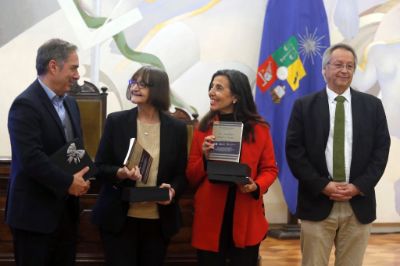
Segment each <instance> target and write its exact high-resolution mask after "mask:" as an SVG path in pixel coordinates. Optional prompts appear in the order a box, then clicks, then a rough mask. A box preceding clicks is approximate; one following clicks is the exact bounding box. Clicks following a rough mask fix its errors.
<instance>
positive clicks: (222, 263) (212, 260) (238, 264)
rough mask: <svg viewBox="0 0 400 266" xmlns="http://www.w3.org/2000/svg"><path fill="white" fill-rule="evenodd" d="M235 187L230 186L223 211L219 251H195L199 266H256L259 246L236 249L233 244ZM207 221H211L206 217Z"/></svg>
mask: <svg viewBox="0 0 400 266" xmlns="http://www.w3.org/2000/svg"><path fill="white" fill-rule="evenodd" d="M235 195H236V185H234V184H233V185H230V187H229V190H228V195H227V199H226V205H225V209H224V218H223V221H222V228H221V233H220V237H219V251H218V252H212V251H208V250H199V249H198V250H197V260H198V264H199V265H200V266H226V265H229V266H244V265H245V266H256V265H257V262H258V253H259V248H260V244H258V245H255V246H248V247H245V248H237V247H235V244H234V242H233V212H234V205H235V200H236V199H235ZM208 219H212V218H211V217H208Z"/></svg>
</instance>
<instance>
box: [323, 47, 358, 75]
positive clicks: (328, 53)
mask: <svg viewBox="0 0 400 266" xmlns="http://www.w3.org/2000/svg"><path fill="white" fill-rule="evenodd" d="M337 49H343V50H346V51H349V52H351V53H352V54H353V57H354V70H356V67H357V54H356V52H355V51H354V49H353V47H351V46H350V45H348V44H345V43H337V44H335V45H332V46H331V47H329V48H328V49H326V50H325V52H324V55H323V56H322V70H324V69H325V67H326V65H327V64H328V63H329V61H330V60H331V56H332V53H333V51H335V50H337Z"/></svg>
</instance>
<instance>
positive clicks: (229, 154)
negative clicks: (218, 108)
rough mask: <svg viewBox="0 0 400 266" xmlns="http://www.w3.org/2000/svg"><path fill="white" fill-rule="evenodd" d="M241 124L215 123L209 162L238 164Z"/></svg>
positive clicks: (240, 145)
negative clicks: (212, 147)
mask: <svg viewBox="0 0 400 266" xmlns="http://www.w3.org/2000/svg"><path fill="white" fill-rule="evenodd" d="M242 132H243V123H242V122H230V121H215V122H214V124H213V135H214V136H215V141H214V149H213V150H212V151H210V154H209V160H218V161H225V162H237V163H238V162H239V159H240V150H241V147H242Z"/></svg>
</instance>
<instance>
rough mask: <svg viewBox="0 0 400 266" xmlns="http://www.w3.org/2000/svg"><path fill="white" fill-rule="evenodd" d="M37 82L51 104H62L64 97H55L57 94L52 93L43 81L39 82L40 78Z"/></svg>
mask: <svg viewBox="0 0 400 266" xmlns="http://www.w3.org/2000/svg"><path fill="white" fill-rule="evenodd" d="M38 81H39V83H40V85H41V86H42V88H43V90H44V92H45V93H46V94H47V97H49V99H50V101H51V102H52V103H53V104H60V103H61V104H62V103H63V101H64V98H65V95H63V96H57V94H55V93H54V91H52V90H51V89H50V88H49V87H48V86H47V85H46V84H44V82H43V81H41V80H40V78H38Z"/></svg>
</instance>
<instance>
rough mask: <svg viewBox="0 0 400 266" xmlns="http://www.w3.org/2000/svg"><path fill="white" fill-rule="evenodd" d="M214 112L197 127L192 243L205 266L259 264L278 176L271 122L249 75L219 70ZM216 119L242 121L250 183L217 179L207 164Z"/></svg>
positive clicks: (191, 175)
mask: <svg viewBox="0 0 400 266" xmlns="http://www.w3.org/2000/svg"><path fill="white" fill-rule="evenodd" d="M208 95H209V97H210V111H209V112H208V113H207V114H206V115H205V117H204V118H203V119H202V120H201V121H200V124H199V129H198V130H196V131H195V133H194V136H193V142H192V146H191V151H190V156H189V162H188V167H187V170H186V174H187V178H188V181H189V184H190V185H191V186H192V187H194V188H196V189H197V191H196V194H195V198H194V208H195V212H194V222H193V233H192V245H193V246H194V247H195V248H197V256H198V261H199V265H226V262H227V261H230V264H229V265H248V266H250V265H256V264H257V258H258V250H259V245H260V243H261V241H262V240H263V239H264V238H265V236H266V234H267V230H268V222H267V220H266V218H265V212H264V204H263V195H264V193H266V192H267V190H268V188H269V187H270V186H271V185H272V183H273V182H274V180H275V179H276V176H277V174H278V169H277V166H276V162H275V157H274V149H273V145H272V139H271V135H270V131H269V126H268V124H267V123H266V122H265V121H264V120H263V118H262V117H261V116H260V115H259V114H258V113H257V108H256V105H255V103H254V100H253V96H252V94H251V88H250V83H249V80H248V78H247V76H246V75H244V74H243V73H241V72H239V71H237V70H220V71H217V72H216V73H215V74H214V75H213V77H212V79H211V83H210V86H209V91H208ZM216 120H221V121H241V122H243V124H244V127H243V137H242V138H243V141H242V149H241V158H240V162H241V163H243V164H247V165H248V166H249V167H250V169H251V176H250V177H249V180H250V183H249V184H247V185H237V184H233V183H215V182H214V183H211V182H210V181H209V180H208V178H207V173H206V168H207V160H208V155H209V152H210V150H212V149H213V148H214V144H213V142H214V140H215V136H213V135H212V125H213V122H214V121H216Z"/></svg>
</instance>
